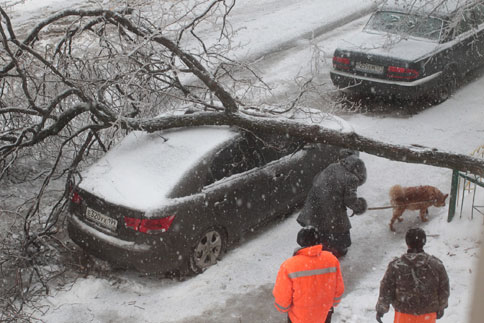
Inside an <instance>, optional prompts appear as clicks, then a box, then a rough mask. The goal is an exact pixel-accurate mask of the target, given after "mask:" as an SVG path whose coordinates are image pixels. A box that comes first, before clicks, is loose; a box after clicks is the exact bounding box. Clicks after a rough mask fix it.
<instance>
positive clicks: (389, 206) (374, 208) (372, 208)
mask: <svg viewBox="0 0 484 323" xmlns="http://www.w3.org/2000/svg"><path fill="white" fill-rule="evenodd" d="M436 201H437V200H427V201H420V202H413V203H405V204H398V205H397V206H407V205H416V204H422V203H427V202H436ZM383 209H393V206H392V205H387V206H376V207H369V208H367V210H368V211H372V210H383Z"/></svg>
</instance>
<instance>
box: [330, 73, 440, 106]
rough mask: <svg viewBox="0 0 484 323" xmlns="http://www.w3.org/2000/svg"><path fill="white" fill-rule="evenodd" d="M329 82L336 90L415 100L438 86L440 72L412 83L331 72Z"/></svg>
mask: <svg viewBox="0 0 484 323" xmlns="http://www.w3.org/2000/svg"><path fill="white" fill-rule="evenodd" d="M330 76H331V80H332V81H333V84H334V85H335V86H337V87H338V88H347V89H349V90H354V91H359V92H367V93H372V94H376V95H381V96H384V95H391V96H395V97H397V98H402V99H416V98H418V97H421V96H422V95H425V94H429V93H431V92H433V91H435V89H436V88H437V87H438V86H439V82H440V79H441V76H442V72H437V73H435V74H432V75H429V76H427V77H424V78H422V79H418V80H415V81H412V82H401V81H391V80H382V79H378V78H372V77H368V76H361V75H355V74H352V73H347V72H342V71H337V70H334V69H333V70H331V71H330Z"/></svg>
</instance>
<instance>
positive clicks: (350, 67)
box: [333, 50, 423, 82]
mask: <svg viewBox="0 0 484 323" xmlns="http://www.w3.org/2000/svg"><path fill="white" fill-rule="evenodd" d="M333 66H334V68H335V69H336V70H340V71H344V72H348V73H352V74H355V75H361V76H365V77H371V78H377V79H383V80H391V81H399V82H411V81H414V80H416V79H419V78H421V77H422V75H423V72H422V70H421V69H420V66H419V64H417V63H413V62H409V61H405V60H402V59H395V58H394V57H389V56H380V55H371V54H367V53H361V52H353V51H343V50H337V51H336V52H335V54H334V58H333Z"/></svg>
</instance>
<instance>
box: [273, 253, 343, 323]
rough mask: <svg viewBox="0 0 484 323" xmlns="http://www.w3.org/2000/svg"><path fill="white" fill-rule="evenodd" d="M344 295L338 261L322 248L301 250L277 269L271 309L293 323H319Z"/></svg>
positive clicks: (321, 322)
mask: <svg viewBox="0 0 484 323" xmlns="http://www.w3.org/2000/svg"><path fill="white" fill-rule="evenodd" d="M343 292H344V283H343V276H342V275H341V270H340V265H339V261H338V259H336V257H335V256H333V254H332V253H330V252H328V251H323V246H322V245H316V246H312V247H308V248H303V249H301V250H299V251H297V253H296V255H294V256H293V257H291V258H289V259H287V260H286V261H285V262H284V263H283V264H282V265H281V268H280V269H279V273H278V274H277V279H276V284H275V286H274V290H273V291H272V293H273V295H274V297H275V301H274V305H275V306H276V308H277V310H278V311H280V312H288V314H289V318H290V319H291V321H292V322H293V323H323V322H324V321H325V320H326V316H327V314H328V311H329V310H330V309H331V307H332V306H337V305H338V303H339V301H340V299H341V296H342V295H343Z"/></svg>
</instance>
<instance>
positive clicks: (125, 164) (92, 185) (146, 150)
mask: <svg viewBox="0 0 484 323" xmlns="http://www.w3.org/2000/svg"><path fill="white" fill-rule="evenodd" d="M303 111H306V113H304V112H303ZM308 112H311V113H308ZM284 115H285V116H284ZM279 117H281V118H286V119H287V118H289V119H293V120H295V121H299V122H301V121H302V122H309V123H318V124H323V125H325V126H327V127H328V128H330V129H334V130H340V131H352V128H351V126H350V125H349V124H348V123H346V122H345V121H344V120H343V119H341V118H338V117H336V116H333V115H331V114H326V113H321V112H319V111H316V110H312V109H305V110H300V111H299V112H296V113H292V116H290V115H288V114H287V113H285V114H283V116H280V115H279ZM238 135H239V132H238V130H237V129H236V128H231V127H228V126H205V127H191V128H175V129H170V130H163V131H157V132H153V133H147V132H144V131H133V132H131V133H129V134H128V135H127V136H126V137H125V138H124V139H123V140H122V141H121V142H120V143H119V144H118V145H116V146H115V147H114V148H113V149H111V150H110V151H109V152H107V153H106V154H105V155H104V156H103V157H102V158H100V159H99V160H98V161H96V162H95V163H94V164H93V165H92V166H91V167H89V168H88V169H86V170H85V171H84V172H82V173H81V176H82V180H81V182H80V184H79V187H80V188H81V189H82V190H84V191H87V192H89V193H91V194H94V195H95V196H97V197H100V198H102V199H103V200H105V201H108V202H110V203H113V204H117V205H121V206H124V207H128V208H131V209H135V210H141V211H150V210H155V209H158V208H160V207H162V206H163V205H164V204H165V203H166V199H167V196H168V195H169V193H170V192H171V191H172V190H173V188H174V187H175V185H177V183H179V181H180V180H181V179H182V178H183V176H184V175H185V174H186V173H187V172H188V171H189V170H191V169H192V168H193V167H194V166H196V165H197V164H199V163H200V161H201V160H203V158H204V156H206V155H207V154H208V153H210V152H211V151H213V150H214V149H217V147H221V146H223V145H224V144H225V143H226V142H228V141H230V140H231V139H232V138H234V137H235V136H238Z"/></svg>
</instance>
